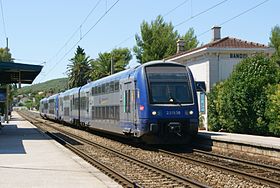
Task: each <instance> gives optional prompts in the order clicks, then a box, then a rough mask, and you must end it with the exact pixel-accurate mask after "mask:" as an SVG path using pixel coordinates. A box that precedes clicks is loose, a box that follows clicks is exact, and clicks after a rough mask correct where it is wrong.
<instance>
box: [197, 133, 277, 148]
mask: <svg viewBox="0 0 280 188" xmlns="http://www.w3.org/2000/svg"><path fill="white" fill-rule="evenodd" d="M198 136H199V137H202V138H207V139H211V140H217V141H226V142H232V143H241V144H245V145H252V146H256V147H263V148H269V149H276V150H280V138H277V137H270V136H256V135H247V134H234V133H225V132H211V131H199V133H198Z"/></svg>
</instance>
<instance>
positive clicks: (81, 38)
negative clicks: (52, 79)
mask: <svg viewBox="0 0 280 188" xmlns="http://www.w3.org/2000/svg"><path fill="white" fill-rule="evenodd" d="M119 1H120V0H117V1H115V3H114V4H113V5H112V6H111V7H110V8H109V9H108V10H106V11H105V12H104V14H102V15H101V16H100V18H99V19H98V20H97V21H96V22H95V24H94V25H93V26H92V27H90V29H89V30H88V31H87V32H86V33H85V34H84V35H82V36H81V37H80V39H79V40H78V41H77V42H76V43H75V44H74V45H73V46H72V47H71V48H70V49H69V50H68V51H67V52H66V53H65V54H64V55H63V56H62V58H60V59H59V61H58V62H56V64H55V65H54V66H53V67H52V68H51V69H50V70H49V72H47V73H46V75H45V76H44V77H46V76H47V75H48V74H49V73H50V72H51V71H53V70H54V68H55V67H56V66H57V65H58V64H59V63H61V62H62V60H63V59H64V58H65V57H66V56H67V55H68V54H69V53H70V52H71V51H72V50H73V49H74V48H75V46H76V45H77V44H79V42H81V40H83V39H84V38H85V37H86V36H87V35H88V34H89V32H90V31H92V29H93V28H95V27H96V25H97V24H98V23H99V22H101V20H102V19H103V18H104V17H105V16H106V15H107V14H108V13H109V12H110V11H111V9H112V8H113V7H114V6H115V5H116V4H117V3H118V2H119ZM44 77H42V79H43V78H44ZM42 79H41V80H42Z"/></svg>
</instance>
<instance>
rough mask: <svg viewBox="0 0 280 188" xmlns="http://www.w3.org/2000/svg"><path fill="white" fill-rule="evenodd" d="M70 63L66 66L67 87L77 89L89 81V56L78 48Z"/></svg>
mask: <svg viewBox="0 0 280 188" xmlns="http://www.w3.org/2000/svg"><path fill="white" fill-rule="evenodd" d="M70 61H71V62H72V63H71V64H69V65H68V66H67V69H68V70H67V71H68V77H69V87H70V88H73V87H79V86H82V85H85V84H87V82H88V80H90V70H91V69H90V66H89V62H90V60H89V56H86V53H85V52H84V49H82V48H81V47H80V46H78V48H77V50H76V53H75V56H74V57H73V58H72V59H71V60H70Z"/></svg>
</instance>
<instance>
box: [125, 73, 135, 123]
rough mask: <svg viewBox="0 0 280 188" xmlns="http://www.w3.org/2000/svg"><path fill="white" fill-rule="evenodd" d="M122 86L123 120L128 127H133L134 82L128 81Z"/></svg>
mask: <svg viewBox="0 0 280 188" xmlns="http://www.w3.org/2000/svg"><path fill="white" fill-rule="evenodd" d="M123 86H124V87H123V112H124V113H123V115H124V117H123V118H124V121H125V122H127V123H128V124H129V125H133V124H135V82H134V80H133V79H129V80H128V81H126V82H124V85H123ZM133 128H134V127H133Z"/></svg>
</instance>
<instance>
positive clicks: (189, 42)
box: [181, 28, 199, 51]
mask: <svg viewBox="0 0 280 188" xmlns="http://www.w3.org/2000/svg"><path fill="white" fill-rule="evenodd" d="M181 38H183V40H184V42H185V47H184V50H185V51H187V50H191V49H193V48H196V47H197V45H198V44H199V42H198V40H197V38H196V36H195V34H194V29H193V28H189V30H188V31H187V33H186V34H185V35H184V36H183V37H181Z"/></svg>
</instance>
